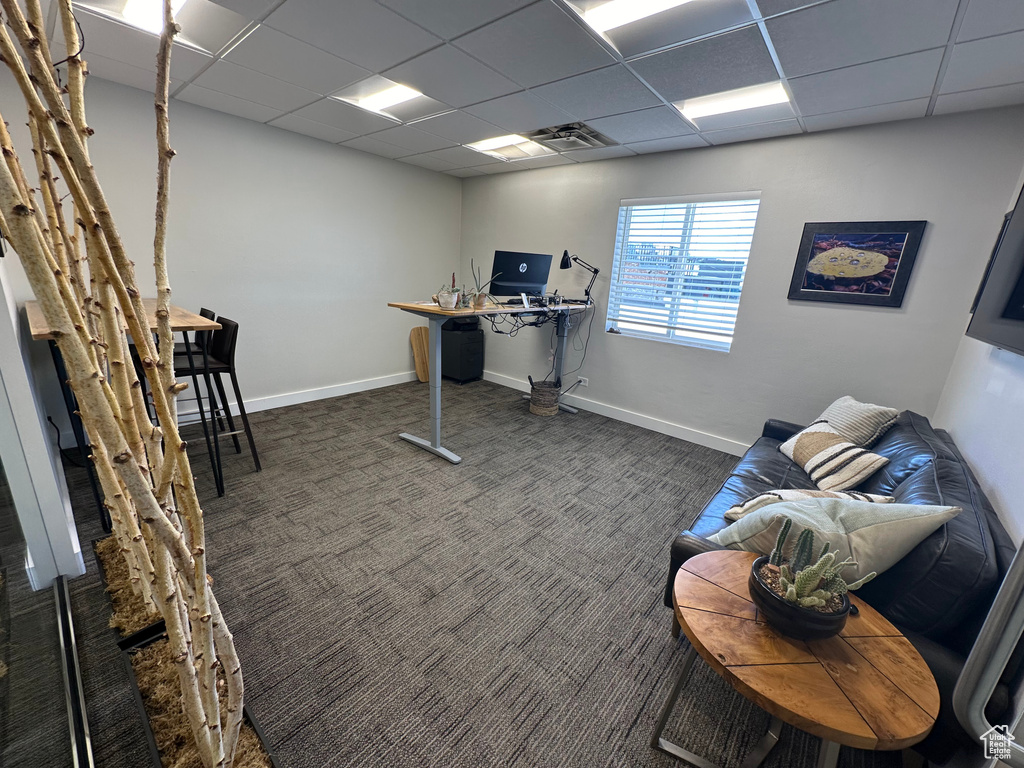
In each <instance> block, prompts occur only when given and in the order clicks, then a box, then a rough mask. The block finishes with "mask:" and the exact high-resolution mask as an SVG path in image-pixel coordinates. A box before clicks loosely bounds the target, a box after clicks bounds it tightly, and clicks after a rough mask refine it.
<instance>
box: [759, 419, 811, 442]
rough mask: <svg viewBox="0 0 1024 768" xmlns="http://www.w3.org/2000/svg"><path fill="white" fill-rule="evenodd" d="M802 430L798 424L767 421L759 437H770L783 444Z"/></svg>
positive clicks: (775, 420)
mask: <svg viewBox="0 0 1024 768" xmlns="http://www.w3.org/2000/svg"><path fill="white" fill-rule="evenodd" d="M802 429H803V427H802V426H801V425H800V424H794V423H793V422H791V421H780V420H779V419H768V421H766V422H765V423H764V429H762V430H761V437H772V438H775V439H776V440H778V441H779V442H780V443H784V442H786V441H787V440H789V438H791V437H792V436H793V435H795V434H796V433H797V432H799V431H800V430H802Z"/></svg>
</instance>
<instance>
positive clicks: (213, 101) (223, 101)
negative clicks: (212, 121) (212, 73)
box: [174, 85, 281, 123]
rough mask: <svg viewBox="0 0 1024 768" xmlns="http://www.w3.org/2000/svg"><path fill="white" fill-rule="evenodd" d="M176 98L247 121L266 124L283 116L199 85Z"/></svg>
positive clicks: (187, 89) (191, 86)
mask: <svg viewBox="0 0 1024 768" xmlns="http://www.w3.org/2000/svg"><path fill="white" fill-rule="evenodd" d="M174 98H176V99H180V100H181V101H187V102H189V103H190V104H198V105H199V106H201V107H208V108H209V109H215V110H217V111H218V112H227V113H228V114H229V115H237V116H238V117H244V118H246V119H247V120H255V121H256V122H258V123H265V122H266V121H267V120H273V119H274V118H275V117H278V116H279V115H280V114H281V110H280V109H273V108H272V107H267V106H265V105H263V104H256V103H254V102H251V101H246V100H245V99H239V98H235V97H234V96H228V95H227V94H224V93H219V92H218V91H211V90H210V89H208V88H203V87H202V86H198V85H187V86H185V88H184V89H182V91H181V92H180V93H177V94H175V96H174Z"/></svg>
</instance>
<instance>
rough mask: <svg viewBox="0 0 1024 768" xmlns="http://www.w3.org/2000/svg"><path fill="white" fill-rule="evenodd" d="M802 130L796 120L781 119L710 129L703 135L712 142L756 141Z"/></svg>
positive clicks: (788, 134)
mask: <svg viewBox="0 0 1024 768" xmlns="http://www.w3.org/2000/svg"><path fill="white" fill-rule="evenodd" d="M800 132H801V128H800V123H798V122H797V121H796V120H779V121H778V122H775V123H761V124H759V125H745V126H743V127H742V128H728V129H726V130H724V131H708V132H707V133H704V134H701V135H702V136H704V138H705V139H707V140H708V141H710V142H711V143H712V144H732V143H735V142H737V141H754V140H756V139H771V138H775V137H776V136H792V135H793V134H796V133H800Z"/></svg>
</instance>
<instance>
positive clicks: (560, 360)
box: [555, 309, 579, 413]
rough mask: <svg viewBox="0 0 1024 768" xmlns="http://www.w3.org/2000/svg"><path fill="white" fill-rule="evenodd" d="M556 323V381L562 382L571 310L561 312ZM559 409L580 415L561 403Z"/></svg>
mask: <svg viewBox="0 0 1024 768" xmlns="http://www.w3.org/2000/svg"><path fill="white" fill-rule="evenodd" d="M556 322H557V325H556V327H555V336H556V337H557V339H558V341H557V342H556V343H555V381H561V380H562V370H563V369H564V368H565V344H566V339H567V338H568V337H569V310H567V309H566V310H562V311H561V312H559V313H558V320H557V321H556ZM558 407H559V408H560V409H562V410H563V411H565V412H567V413H579V409H578V408H573V407H572V406H571V405H565V404H564V403H562V402H561V401H559V403H558Z"/></svg>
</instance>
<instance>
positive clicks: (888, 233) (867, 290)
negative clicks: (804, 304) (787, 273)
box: [789, 221, 928, 307]
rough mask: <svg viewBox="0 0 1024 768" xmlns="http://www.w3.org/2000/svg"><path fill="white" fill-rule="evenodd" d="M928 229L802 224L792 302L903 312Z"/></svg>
mask: <svg viewBox="0 0 1024 768" xmlns="http://www.w3.org/2000/svg"><path fill="white" fill-rule="evenodd" d="M927 223H928V222H927V221H839V222H836V221H813V222H808V223H807V224H804V232H803V236H802V237H801V238H800V250H799V251H798V253H797V258H796V265H795V266H794V267H793V278H792V280H790V283H789V298H790V299H794V300H796V301H827V302H833V303H838V304H861V305H867V306H873V307H900V306H902V304H903V296H904V294H906V292H907V284H908V283H909V282H910V273H911V272H912V271H913V269H914V261H915V260H916V259H917V252H918V250H919V249H920V247H921V239H922V238H923V237H924V229H925V225H927ZM833 251H834V253H832V252H833ZM826 254H831V255H826ZM883 258H884V261H882V259H883ZM846 272H850V274H845V273H846Z"/></svg>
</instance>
